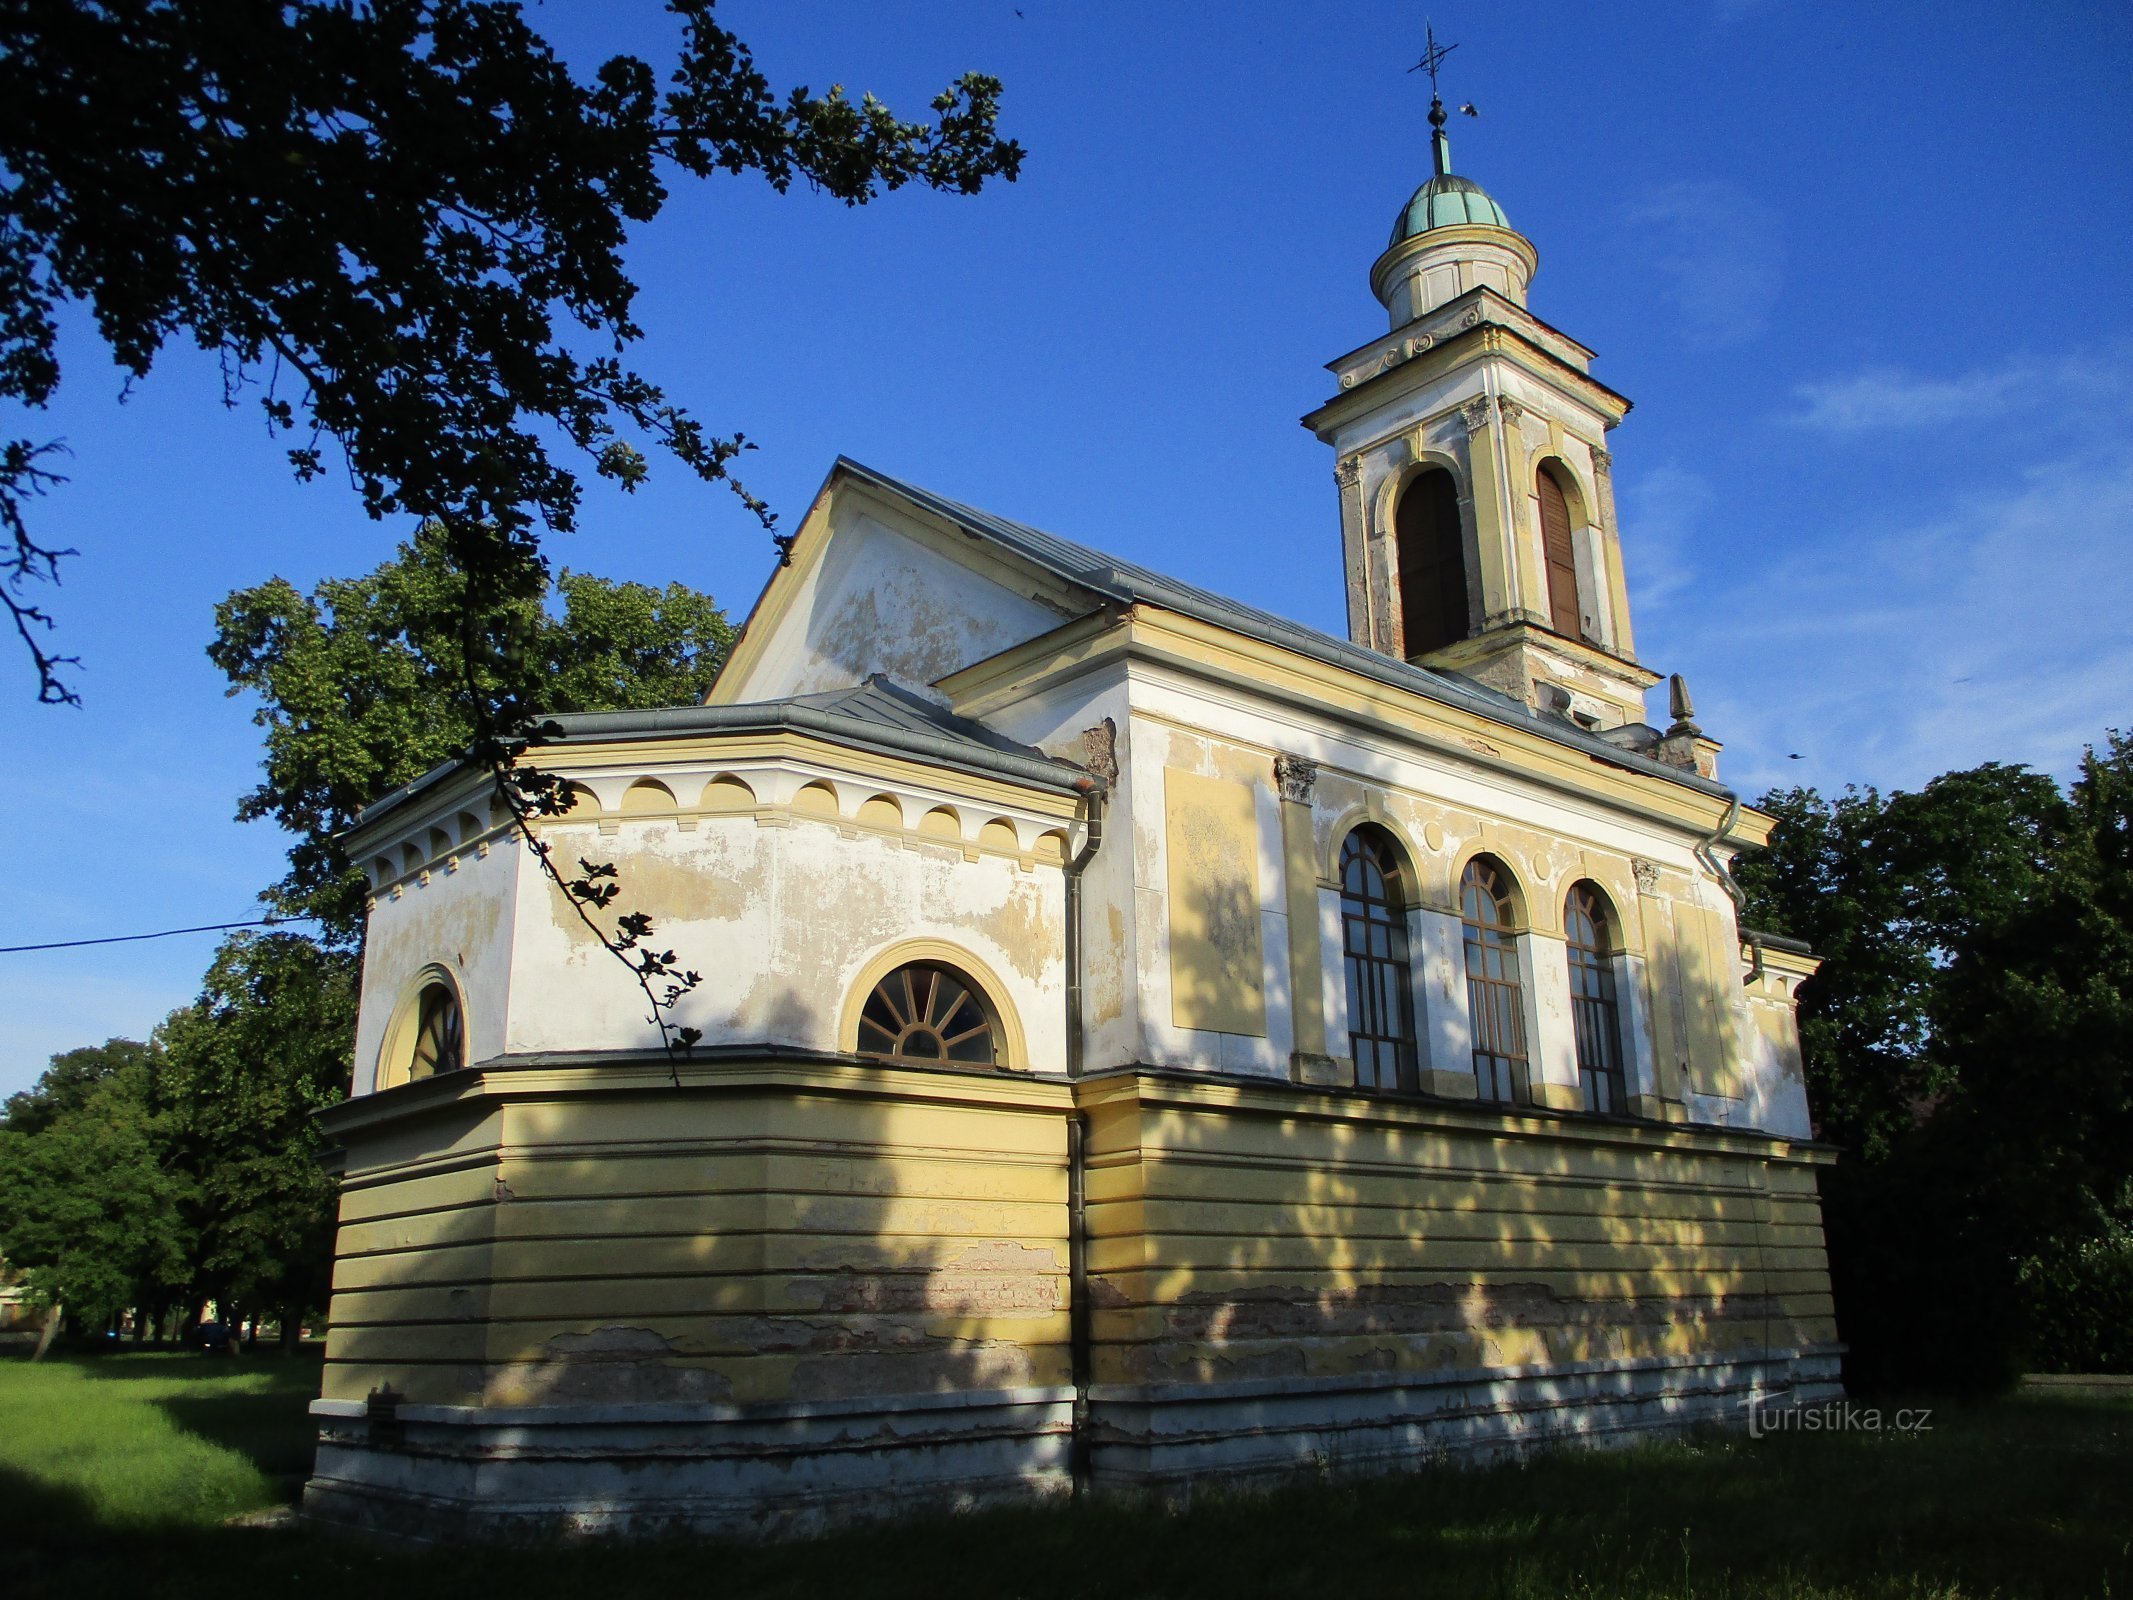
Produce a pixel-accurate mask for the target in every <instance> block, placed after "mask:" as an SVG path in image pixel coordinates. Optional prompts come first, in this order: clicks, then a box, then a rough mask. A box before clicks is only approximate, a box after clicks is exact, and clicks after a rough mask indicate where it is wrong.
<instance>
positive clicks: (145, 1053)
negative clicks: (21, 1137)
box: [0, 1039, 155, 1133]
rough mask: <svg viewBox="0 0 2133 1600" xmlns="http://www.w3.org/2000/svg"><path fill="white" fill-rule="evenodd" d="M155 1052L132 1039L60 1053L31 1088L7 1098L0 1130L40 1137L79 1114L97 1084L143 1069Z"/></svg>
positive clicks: (0, 1119) (152, 1048)
mask: <svg viewBox="0 0 2133 1600" xmlns="http://www.w3.org/2000/svg"><path fill="white" fill-rule="evenodd" d="M154 1060H155V1048H154V1046H152V1045H145V1044H142V1043H141V1042H140V1041H139V1040H136V1039H106V1040H105V1041H104V1042H103V1043H102V1044H91V1045H84V1046H82V1047H81V1048H80V1049H78V1050H63V1051H61V1052H60V1053H59V1054H58V1055H56V1056H54V1057H52V1063H51V1065H50V1066H48V1067H46V1068H45V1070H44V1075H43V1076H42V1077H40V1078H39V1079H38V1080H37V1082H36V1083H35V1084H33V1085H32V1086H31V1087H29V1088H27V1089H24V1090H22V1091H21V1092H20V1093H18V1094H11V1095H9V1096H8V1097H7V1104H6V1106H5V1107H4V1108H0V1126H5V1127H8V1128H11V1129H13V1130H14V1131H15V1132H17V1133H42V1132H43V1131H44V1130H45V1129H46V1128H49V1127H50V1126H51V1125H52V1124H53V1123H54V1122H56V1121H57V1120H58V1119H59V1118H60V1117H62V1116H64V1115H65V1114H66V1113H68V1112H70V1111H79V1110H80V1109H81V1108H82V1107H83V1106H84V1105H86V1104H87V1103H88V1100H89V1097H90V1096H91V1095H92V1094H94V1093H95V1092H96V1087H97V1085H98V1084H100V1083H103V1082H104V1081H105V1080H106V1079H108V1078H110V1077H111V1076H113V1075H114V1074H115V1073H117V1072H119V1071H121V1070H122V1069H124V1068H126V1067H129V1066H142V1067H146V1066H149V1065H151V1064H152V1063H153V1062H154Z"/></svg>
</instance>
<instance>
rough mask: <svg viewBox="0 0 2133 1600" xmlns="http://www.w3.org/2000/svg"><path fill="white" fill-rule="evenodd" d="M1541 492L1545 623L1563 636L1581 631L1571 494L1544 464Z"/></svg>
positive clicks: (1573, 636) (1539, 481) (1540, 473)
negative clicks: (1545, 579) (1571, 538)
mask: <svg viewBox="0 0 2133 1600" xmlns="http://www.w3.org/2000/svg"><path fill="white" fill-rule="evenodd" d="M1535 487H1536V488H1538V489H1539V491H1540V512H1541V550H1542V553H1543V554H1544V555H1546V556H1547V558H1548V626H1549V627H1551V628H1553V629H1554V630H1555V631H1556V632H1557V633H1560V634H1562V635H1564V636H1565V637H1566V638H1571V639H1575V638H1578V637H1579V636H1580V634H1581V633H1582V631H1583V629H1582V625H1581V624H1580V623H1579V621H1578V558H1577V547H1576V546H1575V545H1574V544H1572V543H1571V540H1570V497H1569V496H1568V495H1566V494H1565V493H1563V484H1562V480H1561V479H1560V478H1558V477H1557V476H1556V475H1555V469H1554V468H1553V467H1550V466H1543V467H1542V468H1541V469H1540V472H1539V474H1538V478H1537V481H1536V484H1535Z"/></svg>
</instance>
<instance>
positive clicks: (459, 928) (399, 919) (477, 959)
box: [354, 819, 527, 1094]
mask: <svg viewBox="0 0 2133 1600" xmlns="http://www.w3.org/2000/svg"><path fill="white" fill-rule="evenodd" d="M447 820H448V819H447ZM526 854H527V851H526V847H525V846H524V845H523V844H522V843H521V842H519V840H518V839H517V837H516V835H514V834H511V833H509V832H503V833H496V834H492V835H490V836H488V837H487V838H486V839H484V840H481V841H479V842H475V843H472V844H470V845H469V846H467V847H466V848H464V849H462V850H459V851H457V852H455V853H454V854H453V855H452V856H451V857H449V858H447V860H445V861H442V862H437V863H433V864H432V865H431V866H430V867H429V868H428V869H427V870H426V871H423V872H420V873H416V874H413V875H411V876H409V877H407V878H405V879H403V880H402V881H401V882H400V883H399V884H398V885H397V887H394V888H387V889H385V890H383V891H382V892H381V893H379V894H378V896H377V897H376V900H375V902H374V905H373V908H372V910H371V913H370V924H369V934H368V937H367V938H366V939H365V941H364V946H363V998H362V1009H361V1011H360V1013H359V1015H358V1017H357V1019H356V1044H355V1081H354V1092H355V1093H356V1094H369V1093H370V1092H371V1091H372V1090H373V1089H375V1088H376V1086H377V1082H376V1078H377V1067H378V1051H379V1049H380V1047H381V1046H382V1045H383V1043H384V1041H385V1031H386V1029H387V1027H389V1026H390V1024H391V1022H392V1015H393V1010H394V1008H395V1006H396V1005H397V1004H398V1003H399V1001H400V999H401V997H402V994H403V991H405V990H406V988H407V986H408V984H409V983H410V982H411V981H412V980H413V978H414V976H415V974H416V973H418V972H420V971H421V970H422V969H423V968H424V967H426V966H428V965H430V964H432V963H434V964H436V965H438V966H441V967H445V968H447V969H449V970H450V971H451V972H452V973H453V975H454V976H455V977H456V978H457V979H458V980H459V987H460V992H461V996H462V1000H463V1016H464V1021H465V1027H466V1058H467V1060H468V1061H469V1062H470V1063H471V1062H477V1061H481V1060H484V1059H486V1058H487V1057H489V1056H494V1055H499V1054H501V1053H502V1051H503V1049H504V1040H505V1036H506V1031H507V1021H506V1018H507V1013H508V996H509V988H510V985H509V974H510V970H511V939H512V925H513V902H514V900H515V898H516V894H517V883H518V875H519V868H520V858H521V857H524V856H526Z"/></svg>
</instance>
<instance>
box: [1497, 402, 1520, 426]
mask: <svg viewBox="0 0 2133 1600" xmlns="http://www.w3.org/2000/svg"><path fill="white" fill-rule="evenodd" d="M1496 410H1497V411H1498V413H1499V414H1500V415H1501V416H1502V417H1503V420H1504V426H1505V427H1508V428H1515V427H1517V426H1518V424H1519V422H1520V420H1521V419H1522V418H1523V417H1524V416H1525V414H1526V408H1525V407H1524V406H1522V405H1520V404H1519V403H1518V402H1517V401H1516V400H1513V399H1512V398H1511V397H1510V396H1509V395H1507V394H1500V395H1498V396H1497V397H1496Z"/></svg>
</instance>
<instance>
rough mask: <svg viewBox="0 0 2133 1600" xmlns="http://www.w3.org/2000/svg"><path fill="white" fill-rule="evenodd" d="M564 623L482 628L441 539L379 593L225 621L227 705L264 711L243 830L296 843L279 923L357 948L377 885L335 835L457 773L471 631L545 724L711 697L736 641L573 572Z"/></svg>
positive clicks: (344, 587)
mask: <svg viewBox="0 0 2133 1600" xmlns="http://www.w3.org/2000/svg"><path fill="white" fill-rule="evenodd" d="M555 594H556V598H557V599H558V600H559V601H560V604H561V611H560V615H558V614H557V613H555V612H552V611H550V610H549V609H547V608H546V607H544V606H543V605H542V604H541V601H540V598H539V597H538V596H532V595H527V596H517V597H514V598H512V599H511V600H509V601H506V602H503V603H500V604H492V605H490V606H488V607H487V608H486V609H484V610H482V611H479V612H470V611H469V607H470V605H471V604H472V602H471V601H470V598H469V594H468V584H467V581H466V576H465V574H464V573H463V572H462V571H461V570H460V569H458V568H457V567H456V566H455V565H454V564H453V562H452V559H451V554H450V551H449V549H448V548H447V541H446V539H445V537H444V535H443V533H442V531H441V530H439V529H437V528H434V527H431V528H425V529H423V530H422V531H421V532H419V533H418V534H417V535H416V536H415V538H414V540H413V541H412V542H411V543H408V544H404V545H402V546H401V547H400V549H399V551H398V553H397V554H396V556H395V557H394V559H393V560H391V561H389V562H387V563H386V564H385V565H383V566H381V567H379V568H378V569H377V570H376V571H374V572H372V573H370V574H368V575H367V576H365V577H361V578H354V579H342V580H333V581H329V582H326V583H322V584H320V585H319V586H318V588H316V589H315V590H313V591H312V592H311V594H310V595H309V596H306V595H303V594H301V593H299V592H298V591H297V589H296V588H295V586H294V585H292V584H290V583H288V582H286V581H284V580H282V579H280V578H276V579H273V580H271V581H269V582H267V583H264V584H261V585H259V586H258V587H256V588H252V589H246V590H243V591H240V592H239V593H236V594H233V595H231V596H230V597H229V598H228V599H227V600H225V601H223V602H222V604H221V605H219V606H217V607H216V609H215V625H216V637H215V642H214V643H213V644H211V645H210V646H209V647H208V655H209V656H210V657H211V658H212V659H213V660H214V662H215V664H216V665H217V666H218V667H220V668H221V669H222V670H223V671H224V672H225V673H226V674H227V675H228V676H229V679H230V693H232V694H236V693H239V692H240V691H249V692H251V693H253V694H256V695H257V696H258V697H259V700H260V706H259V709H258V711H257V712H255V713H254V720H255V721H256V722H258V723H259V725H260V726H261V727H263V728H264V729H265V730H266V762H265V766H266V775H265V779H264V781H263V782H262V783H261V784H260V785H259V787H258V788H256V789H254V790H253V791H252V792H251V793H250V794H248V795H246V796H245V797H244V798H243V799H242V800H241V801H240V802H239V804H238V808H237V814H238V816H239V817H240V818H244V819H251V818H255V817H272V818H273V819H274V820H275V821H277V822H279V823H280V824H281V825H282V826H283V827H284V828H286V829H288V830H289V831H290V832H291V833H293V834H294V835H296V841H295V843H294V844H293V845H292V846H291V847H290V851H289V872H288V874H287V876H285V877H284V878H283V879H282V880H281V882H280V883H278V884H276V885H275V886H274V887H273V888H272V889H271V890H269V891H268V893H267V899H268V901H269V902H270V904H272V905H273V907H274V908H275V910H277V911H279V912H282V913H285V914H287V915H291V916H309V917H316V918H318V919H319V921H320V922H321V923H322V924H323V925H324V927H325V930H326V937H327V939H328V941H329V942H332V943H335V944H341V945H345V944H349V943H351V942H353V941H354V940H355V939H357V938H358V937H359V935H360V930H361V926H362V913H363V893H364V890H363V876H362V873H361V872H360V871H359V870H357V869H356V868H354V867H353V866H351V865H350V864H349V863H348V861H347V860H346V859H345V858H344V857H343V856H342V854H341V852H340V848H339V846H338V845H337V844H336V843H335V842H334V841H335V835H336V834H337V833H339V832H340V831H341V830H342V829H344V828H347V827H348V826H350V825H351V824H352V823H353V822H354V821H355V818H356V815H357V813H358V812H360V811H361V810H362V808H363V807H364V806H366V805H368V804H370V803H371V802H372V801H374V800H376V799H377V798H378V797H379V796H380V795H382V794H384V793H386V792H387V791H389V790H391V789H392V788H394V787H395V786H396V785H399V784H402V783H406V782H407V781H409V780H410V779H412V778H415V777H417V776H419V775H420V774H422V773H423V772H426V771H427V770H429V769H430V768H431V767H433V766H435V765H437V764H438V763H440V762H443V761H447V760H450V759H453V758H454V757H456V756H458V755H459V754H461V753H462V752H463V751H465V750H466V749H467V747H468V745H469V744H470V743H471V742H472V741H473V740H474V738H475V734H476V730H475V728H474V726H473V721H472V718H471V716H470V715H469V712H468V708H467V706H466V704H465V701H464V698H463V696H462V694H461V692H460V688H459V684H460V681H461V680H462V678H463V676H464V675H465V674H466V673H467V672H468V671H469V664H468V662H467V661H466V658H465V655H464V651H463V648H462V630H461V619H462V618H463V617H466V616H469V615H471V616H472V617H473V619H474V622H475V625H476V626H477V627H478V628H479V630H480V631H481V633H482V635H483V637H484V638H485V639H487V640H490V641H493V642H494V643H495V644H496V645H497V647H499V648H501V649H502V650H503V651H505V652H507V653H508V655H509V657H510V659H511V660H513V661H514V662H516V663H519V664H521V665H522V666H523V668H524V670H525V671H526V672H528V673H529V674H530V675H531V676H532V677H533V678H534V679H535V680H537V681H538V682H540V683H541V684H542V685H543V686H544V692H543V697H542V698H543V702H544V704H543V709H544V710H548V711H612V710H623V709H629V708H636V707H651V706H662V705H680V704H686V703H689V702H692V701H696V700H700V699H702V698H703V695H704V692H705V691H706V690H707V689H708V688H709V687H710V685H711V680H712V679H713V678H714V677H716V676H717V674H718V669H719V668H720V666H722V665H723V664H724V662H725V659H726V652H727V650H728V648H729V647H730V646H731V644H732V641H733V628H732V626H731V624H729V623H728V622H727V620H726V616H725V613H724V612H723V611H721V610H720V609H719V608H718V606H717V605H716V604H715V603H714V602H713V601H712V599H711V597H710V596H708V595H705V594H701V593H699V592H697V591H695V590H692V589H689V588H686V587H684V586H683V585H681V584H678V583H677V584H669V585H668V586H667V587H666V588H665V589H663V590H659V589H651V588H647V587H645V586H644V585H641V584H631V583H611V582H608V581H607V580H605V579H601V578H594V577H590V576H588V575H585V574H582V573H573V572H568V571H566V572H564V573H563V575H562V577H561V578H560V579H559V580H558V582H557V584H556V586H555Z"/></svg>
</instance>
